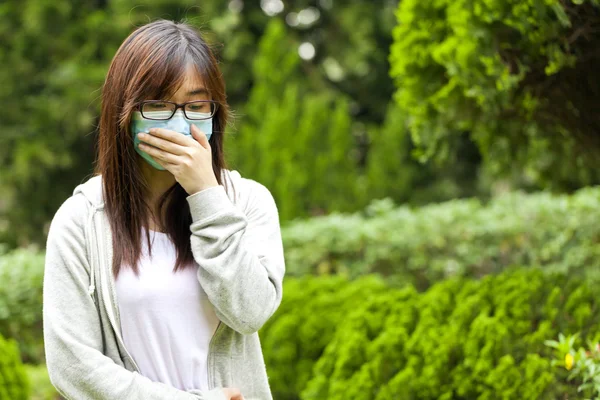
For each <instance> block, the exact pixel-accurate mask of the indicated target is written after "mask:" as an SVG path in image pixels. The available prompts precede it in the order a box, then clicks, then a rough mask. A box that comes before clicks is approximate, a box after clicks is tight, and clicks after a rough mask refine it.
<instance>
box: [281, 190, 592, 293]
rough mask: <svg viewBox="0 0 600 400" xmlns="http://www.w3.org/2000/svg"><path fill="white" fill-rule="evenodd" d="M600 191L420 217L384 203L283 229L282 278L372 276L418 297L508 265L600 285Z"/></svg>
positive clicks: (473, 205) (516, 197) (445, 208)
mask: <svg viewBox="0 0 600 400" xmlns="http://www.w3.org/2000/svg"><path fill="white" fill-rule="evenodd" d="M599 205H600V188H598V187H594V188H586V189H582V190H579V191H578V192H576V193H575V194H573V195H553V194H550V193H537V194H524V193H511V194H506V195H502V196H499V197H497V198H494V199H492V200H491V201H489V203H487V204H484V203H483V202H482V201H480V200H476V199H469V200H455V201H449V202H445V203H441V204H433V205H429V206H425V207H420V208H417V209H412V208H410V207H407V206H401V207H397V208H396V207H393V205H392V204H391V203H389V202H385V201H379V202H377V203H374V204H372V205H371V206H370V207H369V208H367V210H365V212H362V213H355V214H333V215H329V216H325V217H318V218H313V219H310V220H306V221H297V222H295V223H292V224H290V225H288V226H287V227H285V228H284V229H283V232H282V234H283V237H284V247H285V255H286V268H287V270H286V275H287V276H302V275H306V274H317V275H322V274H332V273H341V274H343V275H346V276H350V277H351V278H354V277H357V276H360V275H364V274H367V273H373V272H375V273H381V274H383V275H384V276H390V277H391V276H393V277H394V279H395V281H396V282H400V283H406V282H409V283H412V284H414V285H415V286H416V287H418V288H419V289H425V288H427V287H429V286H430V285H431V284H433V283H435V282H437V281H439V280H441V279H444V278H448V277H453V276H474V277H481V276H484V275H487V274H490V273H498V272H501V271H502V270H503V269H505V268H506V267H507V266H511V265H528V266H542V267H544V269H546V270H550V271H562V272H567V271H568V272H569V273H572V274H581V275H585V276H586V277H588V278H590V279H592V280H598V279H599V278H600V224H598V221H600V207H599Z"/></svg>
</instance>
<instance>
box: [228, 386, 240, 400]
mask: <svg viewBox="0 0 600 400" xmlns="http://www.w3.org/2000/svg"><path fill="white" fill-rule="evenodd" d="M223 393H224V394H225V398H226V399H227V400H244V396H242V393H241V392H240V391H239V390H238V389H234V388H223Z"/></svg>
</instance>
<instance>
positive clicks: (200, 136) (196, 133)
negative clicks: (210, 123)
mask: <svg viewBox="0 0 600 400" xmlns="http://www.w3.org/2000/svg"><path fill="white" fill-rule="evenodd" d="M191 129H192V136H193V137H194V139H196V141H198V143H200V145H201V146H202V147H204V148H205V149H210V143H208V138H207V137H206V135H205V134H204V132H202V130H201V129H200V128H198V127H197V126H196V125H192V127H191Z"/></svg>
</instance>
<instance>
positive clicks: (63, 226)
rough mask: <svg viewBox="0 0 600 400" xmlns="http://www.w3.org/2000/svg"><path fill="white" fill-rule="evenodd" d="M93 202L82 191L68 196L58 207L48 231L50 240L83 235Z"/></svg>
mask: <svg viewBox="0 0 600 400" xmlns="http://www.w3.org/2000/svg"><path fill="white" fill-rule="evenodd" d="M90 208H91V204H90V203H89V201H88V200H87V199H86V198H85V196H84V195H83V194H81V193H76V194H73V195H71V196H70V197H69V198H67V199H66V200H65V201H64V202H63V203H62V204H61V206H60V207H59V208H58V210H57V211H56V213H55V214H54V217H53V218H52V221H51V223H50V229H49V231H48V241H51V240H56V239H58V238H66V237H81V238H83V235H84V230H85V229H84V228H85V224H86V221H87V219H88V216H89V215H90Z"/></svg>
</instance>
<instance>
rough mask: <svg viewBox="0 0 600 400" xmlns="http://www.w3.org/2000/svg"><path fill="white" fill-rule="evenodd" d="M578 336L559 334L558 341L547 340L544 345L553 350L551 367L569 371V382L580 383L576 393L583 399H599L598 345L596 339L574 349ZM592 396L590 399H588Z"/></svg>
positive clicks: (599, 347)
mask: <svg viewBox="0 0 600 400" xmlns="http://www.w3.org/2000/svg"><path fill="white" fill-rule="evenodd" d="M578 339H579V335H578V334H574V335H569V336H565V335H563V334H562V333H561V334H559V337H558V341H556V340H548V341H546V345H547V346H549V347H551V348H553V349H554V355H555V359H554V360H552V365H554V366H560V367H562V368H565V369H566V370H567V371H571V372H570V374H569V378H568V379H569V380H573V381H575V382H578V383H580V385H579V387H578V388H577V391H578V392H580V393H581V394H582V395H585V398H586V399H588V398H593V399H600V344H599V343H598V338H596V339H595V340H593V339H590V340H588V343H587V348H586V347H579V348H577V349H576V348H575V346H576V344H579V343H577V342H578ZM590 396H592V397H590Z"/></svg>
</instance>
